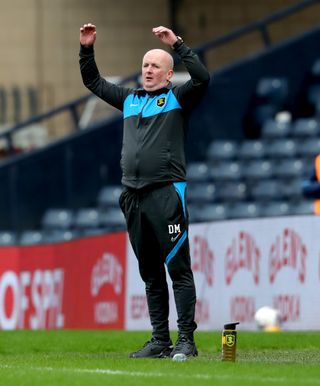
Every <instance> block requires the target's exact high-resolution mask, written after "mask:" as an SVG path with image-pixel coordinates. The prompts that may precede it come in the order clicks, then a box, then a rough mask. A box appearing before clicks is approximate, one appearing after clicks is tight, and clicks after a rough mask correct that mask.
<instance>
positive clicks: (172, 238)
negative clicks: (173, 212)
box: [171, 233, 181, 243]
mask: <svg viewBox="0 0 320 386" xmlns="http://www.w3.org/2000/svg"><path fill="white" fill-rule="evenodd" d="M180 234H181V233H178V234H177V236H176V237H171V241H172V242H173V243H174V242H175V241H176V240H177V238H178V237H179V236H180Z"/></svg>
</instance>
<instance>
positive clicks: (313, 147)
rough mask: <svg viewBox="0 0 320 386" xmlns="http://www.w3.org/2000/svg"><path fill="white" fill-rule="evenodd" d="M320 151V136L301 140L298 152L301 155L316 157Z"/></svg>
mask: <svg viewBox="0 0 320 386" xmlns="http://www.w3.org/2000/svg"><path fill="white" fill-rule="evenodd" d="M319 153H320V138H307V139H305V140H302V139H301V140H300V143H299V146H298V147H297V154H298V155H299V156H301V157H315V156H316V155H318V154H319Z"/></svg>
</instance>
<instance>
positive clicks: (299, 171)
mask: <svg viewBox="0 0 320 386" xmlns="http://www.w3.org/2000/svg"><path fill="white" fill-rule="evenodd" d="M303 173H304V163H303V161H301V160H300V159H281V160H278V161H277V162H276V163H275V167H274V175H275V176H276V177H279V178H289V177H292V178H295V177H300V176H302V175H303Z"/></svg>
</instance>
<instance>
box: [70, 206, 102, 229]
mask: <svg viewBox="0 0 320 386" xmlns="http://www.w3.org/2000/svg"><path fill="white" fill-rule="evenodd" d="M74 226H75V229H78V230H81V229H84V228H98V227H99V226H100V212H99V210H98V209H97V208H80V209H78V210H77V212H76V214H75V218H74Z"/></svg>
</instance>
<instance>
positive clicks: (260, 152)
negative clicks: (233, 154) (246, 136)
mask: <svg viewBox="0 0 320 386" xmlns="http://www.w3.org/2000/svg"><path fill="white" fill-rule="evenodd" d="M264 155H265V143H264V142H263V141H260V140H245V141H243V142H242V143H241V144H240V146H239V151H238V157H239V158H240V159H242V160H247V159H260V158H263V157H264Z"/></svg>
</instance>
